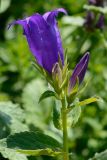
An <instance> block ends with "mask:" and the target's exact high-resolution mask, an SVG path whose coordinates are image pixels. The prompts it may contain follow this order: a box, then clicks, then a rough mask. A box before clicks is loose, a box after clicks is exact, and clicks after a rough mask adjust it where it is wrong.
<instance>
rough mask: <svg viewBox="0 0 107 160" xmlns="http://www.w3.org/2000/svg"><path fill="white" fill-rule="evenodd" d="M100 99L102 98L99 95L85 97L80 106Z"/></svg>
mask: <svg viewBox="0 0 107 160" xmlns="http://www.w3.org/2000/svg"><path fill="white" fill-rule="evenodd" d="M99 100H100V98H99V97H91V98H88V99H85V100H83V101H81V102H79V103H78V106H84V105H87V104H90V103H93V102H97V101H99Z"/></svg>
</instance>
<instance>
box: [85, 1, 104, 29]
mask: <svg viewBox="0 0 107 160" xmlns="http://www.w3.org/2000/svg"><path fill="white" fill-rule="evenodd" d="M88 2H89V5H94V6H96V7H104V0H88ZM84 25H85V27H86V28H87V30H88V31H94V29H96V28H97V29H103V27H104V15H103V14H102V13H100V14H99V13H98V14H95V13H94V12H93V11H88V12H87V16H86V18H85V23H84Z"/></svg>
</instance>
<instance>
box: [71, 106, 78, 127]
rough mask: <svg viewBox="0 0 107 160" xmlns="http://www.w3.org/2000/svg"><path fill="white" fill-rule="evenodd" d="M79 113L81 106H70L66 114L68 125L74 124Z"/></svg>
mask: <svg viewBox="0 0 107 160" xmlns="http://www.w3.org/2000/svg"><path fill="white" fill-rule="evenodd" d="M80 115H81V107H79V106H76V107H74V108H72V110H71V112H69V114H68V123H69V125H70V126H74V125H75V124H76V123H77V122H78V120H79V118H80Z"/></svg>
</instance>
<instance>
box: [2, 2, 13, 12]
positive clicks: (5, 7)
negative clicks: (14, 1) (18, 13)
mask: <svg viewBox="0 0 107 160" xmlns="http://www.w3.org/2000/svg"><path fill="white" fill-rule="evenodd" d="M10 3H11V0H1V1H0V13H2V12H4V11H6V10H7V9H8V7H9V6H10Z"/></svg>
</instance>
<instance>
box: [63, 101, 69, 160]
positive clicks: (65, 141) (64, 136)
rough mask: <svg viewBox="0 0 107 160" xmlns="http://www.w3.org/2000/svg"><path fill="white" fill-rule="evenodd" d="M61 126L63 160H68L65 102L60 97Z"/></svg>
mask: <svg viewBox="0 0 107 160" xmlns="http://www.w3.org/2000/svg"><path fill="white" fill-rule="evenodd" d="M61 103H62V127H63V152H64V153H63V160H69V155H68V136H67V112H66V102H65V99H62V101H61Z"/></svg>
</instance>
